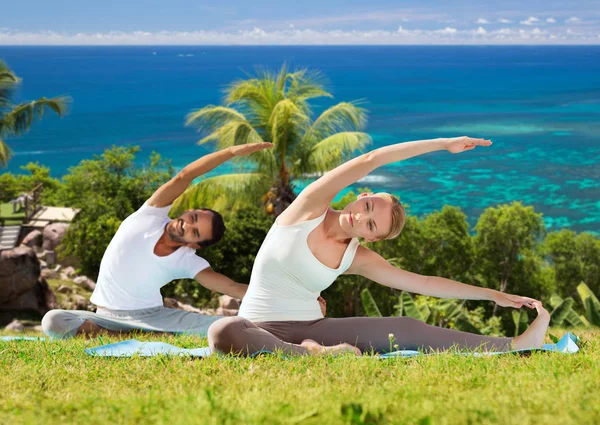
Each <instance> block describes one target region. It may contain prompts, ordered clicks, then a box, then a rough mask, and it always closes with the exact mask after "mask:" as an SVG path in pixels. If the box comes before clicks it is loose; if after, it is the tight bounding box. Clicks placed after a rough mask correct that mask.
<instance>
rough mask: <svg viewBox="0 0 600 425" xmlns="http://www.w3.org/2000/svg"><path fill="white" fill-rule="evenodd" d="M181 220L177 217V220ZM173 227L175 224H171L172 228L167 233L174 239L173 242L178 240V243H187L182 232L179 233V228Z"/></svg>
mask: <svg viewBox="0 0 600 425" xmlns="http://www.w3.org/2000/svg"><path fill="white" fill-rule="evenodd" d="M179 220H180V219H177V221H179ZM173 227H174V226H173V225H172V226H171V229H170V230H169V231H168V232H167V233H168V234H169V238H171V240H172V241H173V242H177V243H187V242H186V241H185V239H183V237H182V236H181V235H180V233H179V232H178V231H177V230H175V229H174V228H173Z"/></svg>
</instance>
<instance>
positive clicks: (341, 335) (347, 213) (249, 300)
mask: <svg viewBox="0 0 600 425" xmlns="http://www.w3.org/2000/svg"><path fill="white" fill-rule="evenodd" d="M491 144H492V142H491V141H489V140H484V139H474V138H470V137H456V138H449V139H432V140H420V141H415V142H406V143H399V144H396V145H392V146H386V147H383V148H380V149H376V150H374V151H372V152H369V153H367V154H365V155H361V156H359V157H357V158H355V159H352V160H351V161H348V162H346V163H344V164H342V165H340V166H339V167H337V168H336V169H334V170H332V171H330V172H329V173H327V174H325V175H324V176H323V177H321V178H320V179H318V180H317V181H315V182H314V183H312V184H310V185H309V186H308V187H307V188H306V189H304V190H303V191H302V193H301V194H300V195H299V196H298V198H297V199H296V200H295V201H294V202H293V203H292V204H291V205H290V206H289V207H288V208H287V209H286V210H285V211H284V212H283V213H282V214H281V215H280V216H279V217H278V218H277V220H276V221H275V223H274V224H273V227H271V229H270V230H269V233H268V234H267V236H266V238H265V240H264V242H263V244H262V246H261V248H260V250H259V252H258V254H257V257H256V260H255V263H254V267H253V269H252V276H251V278H250V287H249V288H248V291H247V293H246V296H245V297H244V300H243V302H242V306H241V309H240V312H239V316H238V317H231V318H225V319H221V320H219V321H217V322H215V323H213V324H212V325H211V327H210V328H209V330H208V338H209V343H210V345H211V348H212V349H213V350H216V351H220V352H223V353H229V352H232V353H237V354H243V355H248V354H252V353H254V352H256V351H258V350H270V351H276V350H282V351H283V352H285V353H288V354H319V353H325V352H330V353H336V352H340V351H347V350H348V351H353V352H355V353H356V354H360V353H361V352H362V351H364V350H375V351H377V352H381V351H386V350H389V348H390V338H392V343H393V344H394V346H398V349H424V350H443V349H448V348H450V347H453V346H454V347H458V348H467V349H478V348H481V349H484V350H492V349H493V350H510V349H520V348H536V347H540V346H541V345H542V342H543V339H544V336H545V333H546V329H547V327H548V323H549V321H550V315H549V314H548V312H547V311H546V310H545V309H544V308H543V307H542V304H541V303H540V302H539V301H537V300H534V299H531V298H526V297H520V296H517V295H510V294H505V293H501V292H499V291H495V290H492V289H487V288H480V287H476V286H471V285H467V284H463V283H459V282H455V281H452V280H449V279H444V278H441V277H434V276H431V277H429V276H421V275H418V274H415V273H411V272H408V271H404V270H401V269H399V268H396V267H394V266H392V265H391V264H390V263H388V262H387V261H386V260H385V259H384V258H382V257H381V256H380V255H379V254H377V253H376V252H373V251H371V250H369V249H368V248H366V247H364V246H361V245H360V244H359V242H358V238H362V239H364V240H365V241H369V242H374V241H378V240H383V239H390V238H394V237H396V236H398V235H399V234H400V232H401V230H402V227H403V226H404V221H405V213H404V209H403V208H402V206H401V204H400V203H399V202H398V200H397V199H396V198H394V197H392V196H391V195H388V194H385V193H380V194H375V195H373V194H364V193H363V194H361V195H360V196H359V197H358V199H357V200H356V201H355V202H352V203H351V204H349V205H347V206H346V207H345V208H344V209H343V210H342V211H337V210H334V209H332V208H330V206H329V205H330V204H331V201H332V200H333V198H334V197H335V196H336V195H337V194H338V193H339V192H340V191H341V190H342V189H344V188H345V187H347V186H349V185H351V184H353V183H355V182H357V181H358V180H360V179H362V178H363V177H365V176H366V175H368V174H369V173H370V172H371V171H373V170H375V169H376V168H378V167H381V166H382V165H386V164H390V163H393V162H397V161H402V160H405V159H408V158H412V157H414V156H417V155H423V154H425V153H428V152H433V151H438V150H447V151H449V152H451V153H454V154H457V153H460V152H463V151H467V150H471V149H474V148H475V147H487V146H490V145H491ZM342 273H346V274H357V275H361V276H364V277H366V278H368V279H371V280H373V281H375V282H377V283H380V284H382V285H386V286H389V287H391V288H395V289H398V290H403V291H409V292H414V293H418V294H423V295H430V296H435V297H443V298H461V299H471V300H476V299H481V300H490V301H494V302H495V303H496V304H498V305H500V306H502V307H514V308H521V307H522V306H527V307H529V308H535V309H536V310H537V312H538V317H537V318H536V320H535V321H534V322H533V323H532V325H531V326H530V327H529V328H528V329H527V331H525V333H524V334H523V335H520V336H518V337H515V338H497V337H489V336H482V335H475V334H469V333H466V332H459V331H455V330H451V329H444V328H439V327H436V326H431V325H427V324H425V323H423V322H420V321H418V320H415V319H412V318H409V317H384V318H373V317H352V318H339V319H338V318H323V315H322V314H321V311H320V308H319V301H318V300H317V296H318V295H319V293H320V292H321V291H323V290H324V289H326V288H327V287H328V286H329V285H331V284H332V283H333V281H334V280H335V279H336V277H337V276H339V275H340V274H342ZM392 335H393V337H392Z"/></svg>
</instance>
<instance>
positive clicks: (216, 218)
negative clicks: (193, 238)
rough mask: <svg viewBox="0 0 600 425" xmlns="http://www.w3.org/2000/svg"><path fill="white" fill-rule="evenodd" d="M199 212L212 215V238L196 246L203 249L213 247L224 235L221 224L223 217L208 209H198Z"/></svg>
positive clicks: (223, 227)
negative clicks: (207, 212)
mask: <svg viewBox="0 0 600 425" xmlns="http://www.w3.org/2000/svg"><path fill="white" fill-rule="evenodd" d="M200 211H210V212H211V213H212V221H211V225H212V238H210V239H206V240H203V241H202V242H199V243H198V244H199V245H201V246H203V247H206V246H211V245H214V244H216V243H217V242H219V241H220V240H221V239H222V238H223V235H224V234H225V223H224V222H223V216H222V215H221V214H219V213H218V212H216V211H214V210H211V209H209V208H200Z"/></svg>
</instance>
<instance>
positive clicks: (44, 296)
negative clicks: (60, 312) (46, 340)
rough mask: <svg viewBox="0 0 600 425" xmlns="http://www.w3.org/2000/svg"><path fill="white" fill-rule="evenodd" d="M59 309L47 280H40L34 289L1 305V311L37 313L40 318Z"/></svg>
mask: <svg viewBox="0 0 600 425" xmlns="http://www.w3.org/2000/svg"><path fill="white" fill-rule="evenodd" d="M54 308H58V304H57V303H56V297H55V296H54V293H53V292H52V290H51V289H50V286H48V282H46V280H45V279H43V278H40V279H38V280H37V281H36V282H35V284H34V285H33V287H32V288H31V289H30V290H28V291H27V292H25V293H22V294H21V295H19V296H18V297H16V298H13V299H11V300H10V301H7V302H4V303H2V304H0V311H13V312H17V311H24V310H27V311H32V310H33V311H36V312H38V313H39V315H40V316H43V315H44V314H46V313H47V312H48V311H49V310H52V309H54Z"/></svg>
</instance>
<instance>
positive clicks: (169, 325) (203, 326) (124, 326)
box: [42, 306, 223, 338]
mask: <svg viewBox="0 0 600 425" xmlns="http://www.w3.org/2000/svg"><path fill="white" fill-rule="evenodd" d="M222 317H223V316H204V315H201V314H197V313H191V312H189V311H183V310H175V309H172V308H166V307H163V306H160V307H153V308H145V309H142V310H109V309H107V308H103V307H98V310H97V312H96V313H92V312H91V311H83V310H51V311H49V312H48V313H46V315H45V316H44V317H43V319H42V329H43V330H44V333H45V334H46V335H48V336H50V337H52V338H72V337H74V336H75V335H76V334H77V330H78V329H79V327H81V325H83V323H84V322H85V321H90V322H93V323H95V324H97V325H98V326H100V327H102V328H104V329H108V330H111V331H117V332H118V331H121V332H127V331H133V330H141V331H147V332H168V333H174V334H194V335H199V336H203V337H204V336H206V332H207V330H208V328H209V326H210V325H211V324H212V323H213V322H215V321H216V320H218V319H221V318H222Z"/></svg>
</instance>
